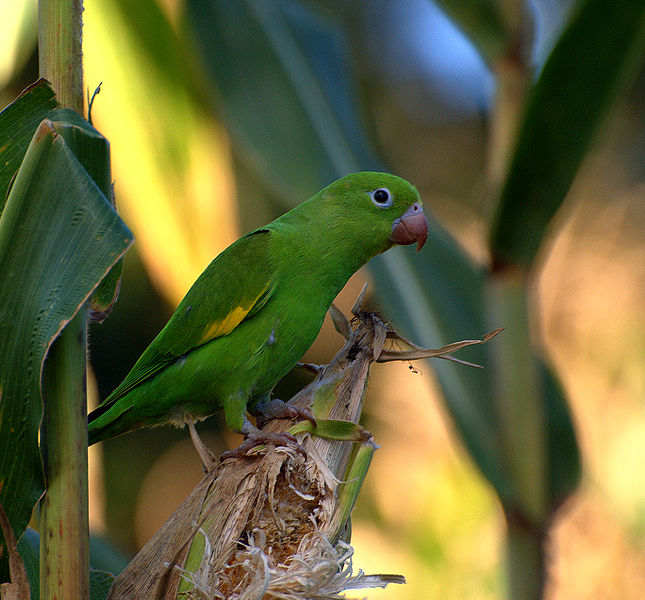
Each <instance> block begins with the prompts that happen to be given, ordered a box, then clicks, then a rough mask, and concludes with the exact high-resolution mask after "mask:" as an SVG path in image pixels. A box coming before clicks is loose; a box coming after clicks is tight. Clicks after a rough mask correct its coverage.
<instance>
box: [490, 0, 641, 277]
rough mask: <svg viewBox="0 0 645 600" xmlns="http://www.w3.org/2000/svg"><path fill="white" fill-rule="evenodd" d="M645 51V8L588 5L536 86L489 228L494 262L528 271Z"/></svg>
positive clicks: (599, 0) (601, 1) (600, 0)
mask: <svg viewBox="0 0 645 600" xmlns="http://www.w3.org/2000/svg"><path fill="white" fill-rule="evenodd" d="M644 51H645V3H643V2H620V3H618V2H606V1H605V0H584V1H582V2H580V4H579V6H578V7H577V10H576V12H575V13H574V14H573V16H572V17H571V21H570V22H569V25H568V27H567V29H566V30H565V31H564V33H563V34H562V36H561V38H560V40H559V41H558V43H557V44H556V46H555V48H554V49H553V52H552V53H551V55H550V57H549V59H548V61H547V63H546V64H545V65H544V68H543V69H542V73H541V74H540V77H539V79H538V81H537V83H536V84H535V86H534V88H533V90H532V92H531V96H530V98H529V101H528V105H527V107H526V113H525V116H524V120H523V123H522V124H521V129H520V132H519V137H518V141H517V147H516V150H515V154H514V156H513V159H512V161H511V165H510V170H509V173H508V176H507V178H506V182H505V185H504V188H503V191H502V195H501V201H500V204H499V206H498V209H497V215H496V217H495V220H494V222H493V226H492V231H491V238H490V239H491V249H492V251H493V256H494V259H495V260H496V261H497V262H500V263H502V264H504V263H511V264H512V263H519V264H522V265H523V266H526V267H528V266H529V265H530V264H531V263H532V261H533V259H534V258H535V255H536V253H537V251H538V249H539V247H540V245H541V243H542V239H543V237H544V234H545V230H546V228H547V226H548V224H549V222H550V221H551V218H552V217H553V215H554V214H555V212H556V211H557V210H558V208H559V207H560V205H561V204H562V202H563V200H564V198H565V196H566V194H567V192H568V191H569V187H570V186H571V183H572V182H573V179H574V177H575V175H576V172H577V170H578V168H579V166H580V163H581V162H582V159H583V158H584V156H585V153H586V152H587V150H588V148H589V146H590V144H591V142H592V140H593V137H594V135H595V134H596V132H597V131H598V128H599V126H600V125H601V123H602V121H603V117H605V115H606V114H607V112H608V111H609V109H610V108H611V106H612V104H613V102H614V100H615V99H616V97H617V96H618V95H619V93H620V92H622V91H623V90H624V89H625V88H626V86H627V85H628V84H629V82H630V81H632V79H633V76H634V75H635V73H636V72H637V69H638V67H639V66H640V65H641V64H642V61H643V55H644Z"/></svg>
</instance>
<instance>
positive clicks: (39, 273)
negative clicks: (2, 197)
mask: <svg viewBox="0 0 645 600" xmlns="http://www.w3.org/2000/svg"><path fill="white" fill-rule="evenodd" d="M12 108H15V106H12ZM58 116H59V117H60V116H62V115H60V114H59V115H58ZM21 118H23V119H24V123H29V122H30V119H32V120H31V122H33V115H31V113H30V112H29V108H27V109H26V110H24V112H21V111H18V113H17V114H16V115H14V119H18V120H20V119H21ZM67 125H69V123H68V122H67V121H65V125H63V124H61V123H60V122H59V123H58V124H57V125H55V124H54V123H53V122H52V121H50V120H45V121H43V122H42V123H41V124H40V126H39V127H38V129H37V131H36V133H35V134H34V137H33V139H32V141H31V143H30V145H29V148H28V149H27V152H26V154H25V157H24V160H23V161H22V164H21V166H20V169H19V171H18V173H17V175H16V177H15V180H14V182H13V185H12V186H11V190H10V193H9V195H8V198H7V202H6V204H5V208H4V211H3V213H2V215H1V217H0V265H2V267H1V268H0V288H1V289H2V293H1V294H0V346H1V348H0V354H1V355H2V356H3V361H2V363H0V390H1V393H2V397H1V399H0V483H1V487H2V489H1V492H0V502H1V503H2V505H3V506H4V508H5V510H6V512H7V514H8V515H9V519H10V522H11V525H12V527H13V529H14V531H15V532H16V535H17V536H18V537H19V536H20V535H21V534H22V532H23V531H24V529H25V527H26V525H27V522H28V520H29V518H30V516H31V511H32V509H33V507H34V505H35V504H36V502H37V501H38V499H39V498H40V496H41V494H42V493H43V485H44V482H43V474H42V466H41V459H40V451H39V446H38V429H39V426H40V420H41V416H42V400H41V389H40V384H41V381H40V379H41V372H42V368H43V364H44V361H45V358H46V355H47V352H48V350H49V348H50V346H51V344H52V342H53V340H54V339H55V338H56V336H57V335H58V334H59V333H60V331H61V330H62V329H63V328H64V327H65V325H66V324H67V323H68V322H69V321H70V320H71V319H72V317H73V316H74V315H75V314H76V312H77V311H78V310H79V308H80V307H81V306H82V305H83V303H84V302H85V301H86V300H87V299H88V297H89V296H90V294H91V293H92V291H93V290H94V289H95V288H96V286H97V284H98V283H99V282H100V281H101V279H102V278H103V277H104V276H105V275H106V273H107V272H108V271H109V269H110V268H111V267H112V266H113V265H114V263H115V262H116V261H117V260H118V259H119V257H120V256H121V255H122V254H123V253H124V252H125V250H126V249H127V248H128V246H129V245H130V244H131V243H132V236H131V234H130V232H129V231H128V229H127V228H126V226H125V225H124V224H123V222H122V221H121V219H120V218H119V216H118V215H117V214H116V212H115V211H114V209H113V207H112V205H111V203H110V202H109V201H108V199H107V198H106V197H105V195H104V194H103V193H102V192H101V190H100V189H99V188H98V187H97V185H96V183H95V182H94V181H93V179H92V178H91V177H90V175H89V174H88V171H87V170H86V169H85V168H84V167H83V166H81V164H80V163H79V161H78V159H77V158H76V156H75V155H74V154H73V152H72V151H71V150H70V148H69V145H68V144H67V142H66V140H65V139H64V136H63V135H61V134H60V133H58V131H57V128H61V129H65V127H67ZM72 126H74V124H73V123H72ZM24 127H26V125H24ZM72 135H82V133H81V132H80V131H76V132H74V133H73V134H72ZM0 139H1V140H2V143H0V147H2V148H9V147H10V146H11V143H9V142H8V141H6V140H7V139H9V141H11V139H12V133H11V132H9V133H7V131H6V130H3V131H0ZM90 170H91V169H90ZM7 176H8V174H5V179H3V181H2V183H4V184H5V185H6V184H7V181H6V179H7Z"/></svg>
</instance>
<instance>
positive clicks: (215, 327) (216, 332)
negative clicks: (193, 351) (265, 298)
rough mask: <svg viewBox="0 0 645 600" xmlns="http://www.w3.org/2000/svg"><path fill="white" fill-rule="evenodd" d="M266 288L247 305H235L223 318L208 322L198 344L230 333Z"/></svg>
mask: <svg viewBox="0 0 645 600" xmlns="http://www.w3.org/2000/svg"><path fill="white" fill-rule="evenodd" d="M267 288H268V286H267V287H265V288H264V289H263V290H262V292H261V293H260V294H258V296H257V297H256V298H255V299H254V300H253V301H252V302H251V303H250V304H249V306H236V307H235V308H233V309H232V310H231V311H230V312H229V313H228V314H227V315H226V316H225V317H224V318H223V319H220V320H219V321H211V322H210V323H208V325H207V326H206V329H205V330H204V333H203V334H202V337H201V338H200V344H204V343H206V342H208V341H210V340H212V339H215V338H217V337H220V336H223V335H228V334H229V333H231V331H233V329H235V328H236V327H237V326H238V325H239V324H240V323H241V322H242V321H243V320H244V318H245V317H246V315H248V314H249V313H250V312H251V310H252V309H253V307H254V306H255V305H256V303H257V301H258V300H259V299H260V297H261V296H262V295H263V294H264V293H265V292H266V290H267Z"/></svg>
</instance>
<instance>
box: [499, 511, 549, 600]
mask: <svg viewBox="0 0 645 600" xmlns="http://www.w3.org/2000/svg"><path fill="white" fill-rule="evenodd" d="M506 521H507V523H508V532H507V536H506V563H507V569H508V571H507V572H508V597H509V598H514V599H517V600H521V599H524V598H526V599H527V600H528V599H532V600H533V599H534V600H538V599H539V598H542V595H543V594H544V585H545V580H546V573H545V561H544V558H545V557H544V547H543V545H544V535H543V534H542V533H541V532H539V531H535V530H534V529H533V528H531V527H525V526H523V524H522V523H518V522H517V521H516V520H515V519H514V518H513V517H512V516H511V515H509V514H508V513H507V514H506Z"/></svg>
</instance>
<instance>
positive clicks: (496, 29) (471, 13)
mask: <svg viewBox="0 0 645 600" xmlns="http://www.w3.org/2000/svg"><path fill="white" fill-rule="evenodd" d="M438 3H439V4H440V5H441V6H443V8H444V9H445V11H446V12H447V13H448V14H449V15H450V16H451V17H452V18H453V19H454V20H455V21H456V22H457V24H458V25H460V26H461V27H462V28H463V29H464V30H465V32H466V33H467V34H468V36H469V37H470V39H471V41H472V42H473V43H474V44H475V46H477V48H479V51H480V52H481V54H482V58H483V59H484V60H485V61H486V62H488V63H490V62H492V61H494V60H495V59H496V58H497V57H498V56H500V55H501V54H502V53H503V52H504V51H505V50H506V49H507V48H508V46H509V43H510V37H511V36H510V33H509V32H508V30H507V27H506V25H505V23H504V19H503V17H502V14H501V12H500V3H499V2H495V1H494V0H438Z"/></svg>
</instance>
